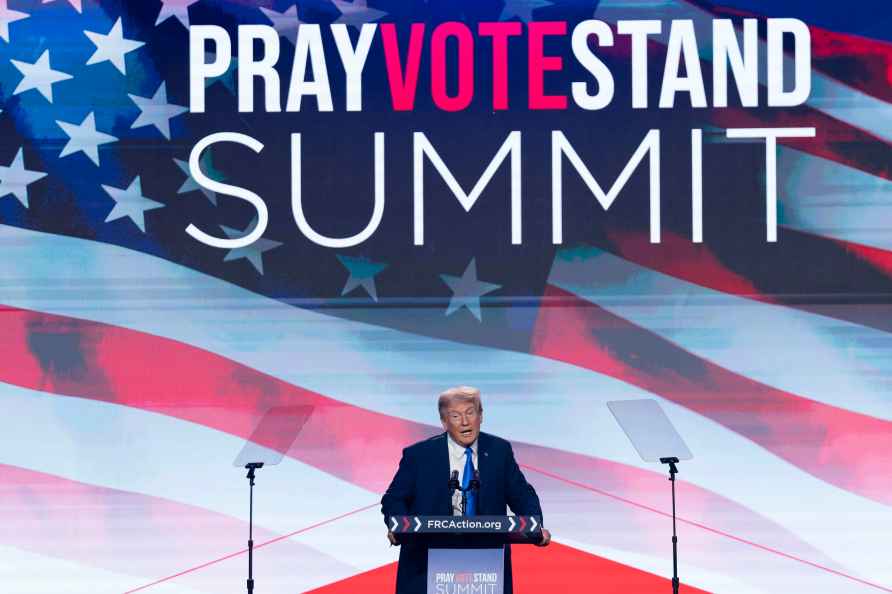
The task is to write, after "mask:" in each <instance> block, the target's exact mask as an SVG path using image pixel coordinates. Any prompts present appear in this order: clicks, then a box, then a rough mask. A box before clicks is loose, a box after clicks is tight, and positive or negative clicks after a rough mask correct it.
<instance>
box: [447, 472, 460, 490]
mask: <svg viewBox="0 0 892 594" xmlns="http://www.w3.org/2000/svg"><path fill="white" fill-rule="evenodd" d="M458 489H461V484H460V483H459V482H458V471H457V470H453V471H452V476H450V477H449V494H450V495H452V494H453V493H455V491H456V490H458Z"/></svg>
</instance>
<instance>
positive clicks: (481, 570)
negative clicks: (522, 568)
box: [427, 548, 505, 594]
mask: <svg viewBox="0 0 892 594" xmlns="http://www.w3.org/2000/svg"><path fill="white" fill-rule="evenodd" d="M504 557H505V550H504V549H503V548H497V549H431V550H430V551H429V552H428V558H427V565H428V570H427V592H428V594H502V593H503V592H504V590H505V560H504Z"/></svg>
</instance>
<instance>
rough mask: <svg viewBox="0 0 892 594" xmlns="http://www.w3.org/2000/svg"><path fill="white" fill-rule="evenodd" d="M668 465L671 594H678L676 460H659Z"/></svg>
mask: <svg viewBox="0 0 892 594" xmlns="http://www.w3.org/2000/svg"><path fill="white" fill-rule="evenodd" d="M660 462H661V463H662V464H668V465H669V481H670V482H671V483H672V594H678V585H679V583H678V536H676V534H675V475H676V474H678V467H677V466H675V465H676V464H678V458H660Z"/></svg>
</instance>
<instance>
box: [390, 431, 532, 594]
mask: <svg viewBox="0 0 892 594" xmlns="http://www.w3.org/2000/svg"><path fill="white" fill-rule="evenodd" d="M447 439H448V438H447V435H446V433H442V434H440V435H437V436H436V437H432V438H430V439H427V440H425V441H421V442H418V443H416V444H414V445H411V446H409V447H407V448H406V449H404V450H403V458H402V460H400V466H399V469H398V470H397V472H396V476H394V477H393V481H391V483H390V487H388V488H387V492H385V493H384V497H383V498H382V499H381V512H382V513H383V514H384V517H385V524H386V518H387V516H408V515H437V516H450V515H452V497H451V496H450V494H449V488H448V484H447V483H448V481H449V446H448V445H447ZM477 446H478V449H477V465H478V470H479V472H480V492H479V494H478V497H477V515H481V516H504V515H506V514H507V508H508V507H510V508H511V511H513V512H514V513H515V514H517V515H522V516H541V515H542V507H541V506H540V505H539V497H538V496H537V495H536V491H535V490H534V489H533V487H532V486H531V485H530V484H529V483H528V482H527V481H526V479H525V478H524V476H523V473H521V472H520V468H518V466H517V462H516V461H515V460H514V451H513V450H512V449H511V444H510V443H508V442H507V441H505V440H504V439H501V438H499V437H496V436H494V435H489V434H487V433H481V434H480V437H478V438H477ZM427 550H428V547H426V546H424V545H420V544H410V543H406V544H403V545H401V547H400V562H399V568H398V569H397V577H396V594H425V592H426V590H427ZM511 592H513V583H512V579H511V548H510V547H505V593H506V594H511Z"/></svg>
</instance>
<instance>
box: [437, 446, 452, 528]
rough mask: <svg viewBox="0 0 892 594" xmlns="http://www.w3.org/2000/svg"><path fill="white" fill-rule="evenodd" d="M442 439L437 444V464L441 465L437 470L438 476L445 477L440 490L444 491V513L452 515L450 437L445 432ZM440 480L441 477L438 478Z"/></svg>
mask: <svg viewBox="0 0 892 594" xmlns="http://www.w3.org/2000/svg"><path fill="white" fill-rule="evenodd" d="M441 438H442V439H440V440H439V444H438V445H437V452H438V454H437V459H438V462H437V466H439V468H438V470H437V475H436V476H437V477H443V478H442V480H443V484H442V486H441V488H440V492H441V493H443V497H442V505H443V510H444V512H443V515H444V516H451V515H452V497H451V496H450V495H449V488H448V484H449V438H448V437H447V436H446V434H445V433H443V435H442V436H441ZM438 480H439V478H438Z"/></svg>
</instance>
